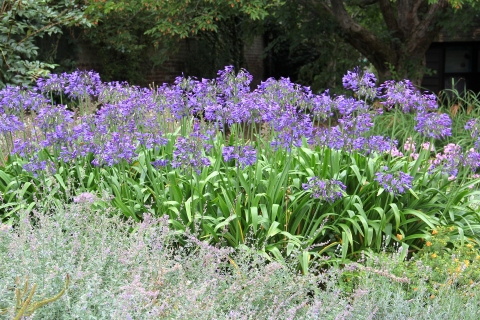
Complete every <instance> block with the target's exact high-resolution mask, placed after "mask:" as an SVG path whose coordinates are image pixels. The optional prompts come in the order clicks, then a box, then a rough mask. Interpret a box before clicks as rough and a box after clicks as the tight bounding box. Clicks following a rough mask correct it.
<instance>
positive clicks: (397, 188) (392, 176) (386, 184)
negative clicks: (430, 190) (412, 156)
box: [374, 166, 413, 196]
mask: <svg viewBox="0 0 480 320" xmlns="http://www.w3.org/2000/svg"><path fill="white" fill-rule="evenodd" d="M374 180H375V181H376V182H378V184H379V185H380V186H381V187H382V188H383V189H384V190H385V191H387V192H391V193H393V195H394V196H396V195H400V194H403V193H405V192H407V191H408V190H409V189H411V188H412V182H413V177H412V176H411V175H409V174H407V173H404V172H401V171H395V172H391V171H390V170H389V168H388V167H387V166H384V167H382V168H381V171H380V172H377V173H376V174H375V179H374Z"/></svg>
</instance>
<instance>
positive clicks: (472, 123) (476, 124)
mask: <svg viewBox="0 0 480 320" xmlns="http://www.w3.org/2000/svg"><path fill="white" fill-rule="evenodd" d="M465 130H470V131H471V132H470V136H471V137H472V139H473V140H474V141H475V148H477V150H480V121H479V120H478V119H470V120H468V121H467V123H466V125H465Z"/></svg>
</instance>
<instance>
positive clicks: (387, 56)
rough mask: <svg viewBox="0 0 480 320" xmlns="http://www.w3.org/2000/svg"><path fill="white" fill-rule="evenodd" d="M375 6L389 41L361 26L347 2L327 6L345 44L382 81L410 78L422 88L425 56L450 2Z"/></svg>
mask: <svg viewBox="0 0 480 320" xmlns="http://www.w3.org/2000/svg"><path fill="white" fill-rule="evenodd" d="M364 1H368V0H364ZM375 2H376V3H375V4H374V5H378V6H379V8H380V12H381V14H382V17H383V20H384V22H385V26H386V28H387V30H388V32H389V34H390V37H389V38H388V39H386V38H383V39H380V38H379V37H378V36H377V35H376V34H375V33H374V32H373V31H371V30H369V29H367V28H365V27H364V26H362V25H360V24H359V23H357V22H356V21H355V20H354V19H353V18H352V17H351V15H350V14H349V12H348V11H347V10H346V8H345V5H344V2H343V0H330V5H329V6H328V5H326V4H325V6H326V7H327V8H328V10H329V12H330V13H331V14H332V15H333V16H335V18H336V20H337V22H338V23H339V25H340V27H341V28H342V31H343V33H344V38H345V40H346V41H347V42H348V43H350V44H351V45H352V46H353V47H354V48H355V49H357V50H358V51H359V52H360V53H362V54H363V55H364V56H365V57H366V58H367V59H368V60H369V62H370V63H372V64H373V66H374V67H375V68H376V69H377V72H378V76H379V80H380V81H382V82H383V81H384V80H388V79H396V80H400V79H404V78H409V79H410V80H411V81H412V82H414V83H415V84H417V85H420V83H421V80H422V77H423V75H424V73H425V53H426V51H427V50H428V47H429V46H430V44H431V43H432V42H433V40H434V39H435V37H436V36H437V35H438V34H439V32H440V30H441V27H442V26H441V22H442V21H443V19H445V16H446V15H445V13H446V11H447V10H448V6H447V4H448V3H447V0H438V2H437V3H435V4H428V2H427V0H397V1H396V2H392V1H390V0H376V1H375ZM371 3H372V1H369V4H371ZM377 3H378V4H377Z"/></svg>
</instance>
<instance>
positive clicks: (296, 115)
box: [270, 105, 313, 150]
mask: <svg viewBox="0 0 480 320" xmlns="http://www.w3.org/2000/svg"><path fill="white" fill-rule="evenodd" d="M272 125H273V128H274V129H275V132H277V136H276V137H275V138H273V139H272V142H271V143H270V144H271V146H272V147H273V148H275V149H278V148H285V149H287V150H290V149H291V148H292V146H297V147H300V146H301V145H302V139H303V138H306V139H307V141H308V140H309V139H311V137H312V133H313V125H312V122H311V120H310V117H309V115H306V114H304V113H300V112H298V111H297V110H296V108H294V107H293V106H291V105H287V106H286V110H285V112H283V113H282V114H281V115H279V117H278V118H277V119H276V121H274V122H273V123H272Z"/></svg>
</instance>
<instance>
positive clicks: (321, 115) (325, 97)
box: [311, 90, 335, 121]
mask: <svg viewBox="0 0 480 320" xmlns="http://www.w3.org/2000/svg"><path fill="white" fill-rule="evenodd" d="M311 104H312V114H313V116H314V117H315V120H320V121H325V120H327V119H328V118H329V117H331V116H332V115H333V110H334V109H335V101H334V100H333V99H332V97H330V94H329V93H328V90H326V91H325V92H324V93H322V94H318V95H314V96H313V97H312V99H311Z"/></svg>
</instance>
